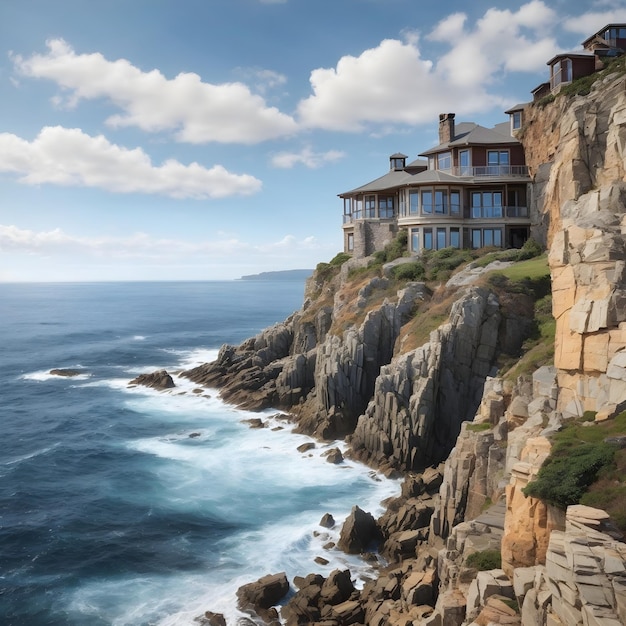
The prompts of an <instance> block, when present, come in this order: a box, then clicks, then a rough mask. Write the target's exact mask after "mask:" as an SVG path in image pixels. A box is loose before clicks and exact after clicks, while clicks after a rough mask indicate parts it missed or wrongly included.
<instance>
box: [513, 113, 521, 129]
mask: <svg viewBox="0 0 626 626" xmlns="http://www.w3.org/2000/svg"><path fill="white" fill-rule="evenodd" d="M521 127H522V112H521V111H513V113H511V129H512V130H519V129H520V128H521Z"/></svg>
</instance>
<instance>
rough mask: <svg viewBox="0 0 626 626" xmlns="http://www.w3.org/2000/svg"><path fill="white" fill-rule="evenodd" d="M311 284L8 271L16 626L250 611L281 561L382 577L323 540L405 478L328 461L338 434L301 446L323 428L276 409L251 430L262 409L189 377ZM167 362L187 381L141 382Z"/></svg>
mask: <svg viewBox="0 0 626 626" xmlns="http://www.w3.org/2000/svg"><path fill="white" fill-rule="evenodd" d="M303 294H304V284H303V282H302V281H260V282H259V281H207V282H169V283H57V284H49V283H48V284H0V380H1V381H2V386H1V387H0V623H2V624H3V625H4V626H17V625H28V626H39V625H44V624H45V625H77V626H84V625H85V624H89V625H90V626H103V625H116V626H122V625H132V626H137V625H143V624H155V625H157V624H158V625H163V626H166V625H167V626H174V625H186V624H194V623H197V622H194V618H195V617H197V616H198V615H201V614H203V613H204V611H206V610H211V611H215V612H220V613H223V614H224V615H225V616H226V618H227V620H228V622H229V624H235V622H236V619H237V616H238V615H239V613H238V611H237V609H236V598H235V592H236V590H237V588H238V587H239V586H240V585H242V584H244V583H247V582H251V581H253V580H256V579H257V578H259V577H261V576H263V575H265V574H269V573H278V572H282V571H285V572H286V573H287V575H288V577H289V579H290V580H292V579H293V576H295V575H306V574H308V573H311V572H317V573H320V574H323V575H327V574H328V573H330V572H331V571H332V570H333V569H336V568H338V567H339V568H342V569H344V568H349V569H350V570H351V572H352V574H353V577H354V578H355V579H356V581H357V585H358V584H359V580H362V579H363V577H365V576H367V575H371V571H370V570H369V566H368V565H367V564H365V563H364V562H362V561H361V560H360V559H358V558H357V557H352V556H347V555H345V554H343V553H341V552H340V551H338V550H335V549H327V548H324V547H323V546H324V545H325V544H327V543H328V542H330V541H336V539H337V537H338V533H339V529H340V525H341V522H342V521H343V520H344V519H345V517H346V516H347V515H348V514H349V512H350V509H351V508H352V506H353V505H355V504H358V505H359V506H360V507H361V508H363V509H365V510H368V511H370V512H372V513H373V514H375V515H377V514H380V513H381V512H382V505H381V502H382V501H383V500H384V499H385V498H387V497H389V496H391V495H395V494H397V493H398V491H399V484H398V482H397V481H391V480H386V479H384V478H381V477H380V476H379V475H377V474H376V473H374V472H372V471H371V470H370V469H369V468H366V467H364V466H362V465H359V464H357V463H353V462H351V461H349V460H346V461H344V462H343V463H342V464H340V465H332V464H330V463H328V462H327V461H326V459H325V458H324V457H323V456H322V454H323V453H324V451H326V450H327V449H328V448H329V447H333V446H335V445H337V444H336V443H333V444H321V443H319V442H317V443H316V447H315V448H314V449H313V450H310V451H309V452H307V453H300V452H298V451H297V447H298V446H299V445H300V444H302V443H304V442H306V441H312V440H311V439H309V438H308V437H306V436H304V435H297V434H295V433H293V432H292V428H291V426H290V425H289V423H288V422H286V421H285V420H284V419H281V418H280V416H277V415H276V411H266V412H265V413H263V414H261V417H262V419H263V420H265V421H267V423H268V427H267V428H264V429H251V428H250V427H249V425H248V424H246V423H245V421H244V420H246V419H249V418H250V417H259V415H258V414H252V413H247V412H245V411H241V410H237V409H236V408H234V407H232V406H229V405H226V404H224V403H223V402H222V401H221V400H220V399H219V397H218V392H217V391H216V390H204V392H202V393H199V392H198V390H197V386H196V385H193V384H191V383H190V382H189V381H187V380H186V379H182V378H178V377H177V376H176V375H175V373H176V372H178V371H180V370H182V369H185V368H189V367H192V366H194V365H197V364H200V363H203V362H207V361H211V360H213V359H214V358H215V357H216V355H217V351H218V350H219V348H220V346H221V345H222V344H224V343H231V344H238V343H240V342H241V341H242V340H244V339H246V338H248V337H251V336H253V335H255V334H256V333H257V332H259V331H260V330H262V329H263V328H265V327H268V326H271V325H272V324H274V323H276V322H278V321H282V320H283V319H285V318H286V317H287V316H288V315H290V314H291V313H292V312H293V311H295V310H297V309H299V308H300V306H301V304H302V301H303ZM54 368H71V369H77V370H79V375H78V376H75V377H71V378H68V377H61V376H56V375H52V374H50V370H52V369H54ZM157 369H167V370H168V372H170V373H172V375H173V376H174V381H175V383H176V387H175V388H174V389H172V390H170V391H167V392H158V391H155V390H151V389H148V388H145V387H134V388H133V387H129V386H128V383H129V381H130V380H131V379H133V378H134V377H136V376H137V375H138V374H141V373H147V372H152V371H154V370H157ZM339 447H342V445H341V443H340V444H339ZM324 513H331V514H332V515H333V516H334V517H335V519H336V520H337V521H338V523H337V525H336V527H335V528H334V529H331V530H328V529H324V528H322V527H320V526H319V521H320V519H321V517H322V516H323V515H324ZM316 557H323V558H325V559H327V560H328V561H329V562H328V564H327V565H319V564H318V563H316V562H315V561H314V559H315V558H316Z"/></svg>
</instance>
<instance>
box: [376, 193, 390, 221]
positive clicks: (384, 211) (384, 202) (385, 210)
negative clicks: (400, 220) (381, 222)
mask: <svg viewBox="0 0 626 626" xmlns="http://www.w3.org/2000/svg"><path fill="white" fill-rule="evenodd" d="M378 217H393V196H387V197H383V198H379V199H378Z"/></svg>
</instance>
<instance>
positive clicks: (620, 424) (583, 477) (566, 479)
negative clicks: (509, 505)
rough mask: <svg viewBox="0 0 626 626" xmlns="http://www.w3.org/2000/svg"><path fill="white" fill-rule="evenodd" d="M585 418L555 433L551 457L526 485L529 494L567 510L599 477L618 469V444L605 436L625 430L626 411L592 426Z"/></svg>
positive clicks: (578, 500) (525, 491) (525, 489)
mask: <svg viewBox="0 0 626 626" xmlns="http://www.w3.org/2000/svg"><path fill="white" fill-rule="evenodd" d="M584 419H585V418H584V417H583V418H581V419H580V420H575V421H573V422H570V423H569V424H566V425H565V426H564V427H563V428H562V429H561V430H560V431H559V432H558V433H556V434H555V435H554V437H553V447H552V451H551V453H550V456H549V457H548V458H547V459H546V460H545V462H544V464H543V465H542V467H541V469H540V470H539V473H538V474H537V477H536V478H535V480H533V481H532V482H530V483H529V484H528V485H527V486H526V487H525V488H524V494H525V495H527V496H533V497H535V498H539V499H541V500H545V501H546V502H550V503H551V504H554V505H556V506H558V507H560V508H563V509H565V508H566V507H568V506H569V505H570V504H578V503H579V502H580V501H581V499H582V497H583V495H584V494H585V492H586V491H587V489H588V488H589V487H590V486H591V485H592V484H593V483H594V482H595V481H596V480H597V479H598V478H599V476H601V475H604V474H606V473H609V472H610V471H611V470H612V469H614V460H615V459H616V458H619V455H618V447H617V446H616V445H615V444H612V443H607V442H605V438H606V437H607V436H609V435H614V434H620V433H623V432H624V430H625V428H626V412H624V413H620V414H619V415H618V416H616V417H615V418H614V419H612V420H608V421H607V422H603V423H602V424H594V425H592V426H586V427H585V426H583V425H582V423H583V422H584Z"/></svg>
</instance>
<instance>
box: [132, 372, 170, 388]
mask: <svg viewBox="0 0 626 626" xmlns="http://www.w3.org/2000/svg"><path fill="white" fill-rule="evenodd" d="M128 384H129V385H143V386H144V387H151V388H152V389H157V390H159V391H163V390H165V389H172V387H176V385H175V384H174V381H173V380H172V377H171V376H170V375H169V374H168V373H167V371H165V370H159V371H157V372H152V373H151V374H140V375H139V376H137V378H133V380H131V381H130V382H129V383H128Z"/></svg>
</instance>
